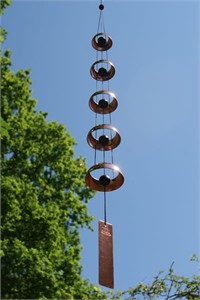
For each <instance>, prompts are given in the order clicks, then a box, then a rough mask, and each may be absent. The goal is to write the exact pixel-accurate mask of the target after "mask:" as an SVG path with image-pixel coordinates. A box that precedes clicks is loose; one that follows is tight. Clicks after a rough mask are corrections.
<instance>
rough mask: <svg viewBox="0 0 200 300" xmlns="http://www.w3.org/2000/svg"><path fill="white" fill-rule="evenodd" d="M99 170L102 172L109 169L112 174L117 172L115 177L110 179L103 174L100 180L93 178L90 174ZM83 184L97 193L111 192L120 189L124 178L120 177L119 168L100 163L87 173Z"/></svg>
mask: <svg viewBox="0 0 200 300" xmlns="http://www.w3.org/2000/svg"><path fill="white" fill-rule="evenodd" d="M99 169H102V170H104V172H105V169H110V170H112V171H113V172H117V176H116V177H114V178H112V179H110V178H109V177H108V176H107V175H105V174H104V173H103V174H102V176H100V178H99V179H97V178H95V177H93V176H92V175H91V173H92V172H93V171H95V170H99ZM85 182H86V184H87V185H88V186H89V187H90V188H91V189H92V190H95V191H99V192H104V191H105V192H111V191H114V190H117V189H118V188H120V186H122V184H123V183H124V176H123V175H122V172H121V170H120V168H119V167H117V166H116V165H114V164H111V163H106V162H102V163H98V164H96V165H94V166H92V167H91V168H90V169H89V170H88V171H87V174H86V177H85Z"/></svg>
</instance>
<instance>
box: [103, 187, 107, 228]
mask: <svg viewBox="0 0 200 300" xmlns="http://www.w3.org/2000/svg"><path fill="white" fill-rule="evenodd" d="M106 204H107V203H106V188H105V187H104V224H105V225H106V223H107V210H106Z"/></svg>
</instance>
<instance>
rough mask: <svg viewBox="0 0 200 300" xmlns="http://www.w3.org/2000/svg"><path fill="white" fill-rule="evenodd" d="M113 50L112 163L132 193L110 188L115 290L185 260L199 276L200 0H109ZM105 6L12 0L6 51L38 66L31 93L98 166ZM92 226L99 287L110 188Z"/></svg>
mask: <svg viewBox="0 0 200 300" xmlns="http://www.w3.org/2000/svg"><path fill="white" fill-rule="evenodd" d="M104 5H105V9H104V12H103V14H104V21H105V27H106V32H107V33H108V34H109V35H111V37H112V39H113V47H112V48H111V49H110V50H109V51H108V55H109V59H110V60H111V61H112V62H113V63H114V65H115V68H116V75H115V77H114V78H113V79H112V80H111V81H110V90H111V91H113V92H115V93H116V95H117V97H118V101H119V106H118V109H117V111H115V112H114V113H113V115H112V123H113V125H114V126H116V127H117V128H118V130H119V132H120V134H121V138H122V142H121V144H120V146H119V147H118V148H117V149H116V150H114V162H115V164H117V165H119V166H120V168H121V169H122V170H123V174H124V177H125V183H124V185H123V187H122V188H120V189H119V190H117V191H114V192H112V193H108V195H107V198H108V222H110V223H112V224H113V227H114V255H115V256H114V259H115V288H116V289H127V288H129V287H131V286H133V285H135V284H137V283H138V282H140V281H143V280H145V282H151V281H152V278H153V276H154V275H156V274H157V273H158V272H159V270H161V269H163V270H167V269H168V267H169V266H170V264H171V263H172V262H173V261H175V266H174V268H175V270H176V272H177V273H178V274H182V275H186V276H190V275H191V274H194V273H197V267H196V264H194V263H192V262H190V261H189V258H190V257H191V255H192V254H193V253H196V254H198V255H199V252H200V251H199V246H200V243H199V225H200V223H199V214H200V205H199V201H200V199H199V191H200V189H199V144H198V143H199V126H198V121H199V110H198V109H199V87H198V85H199V67H200V66H199V12H200V10H199V2H198V1H192V0H191V1H162V0H160V1H114V0H113V1H112V0H110V1H106V0H105V1H104ZM98 6H99V1H95V0H90V1H67V0H66V1H17V0H16V1H14V2H13V4H12V6H11V7H9V8H8V9H7V10H6V13H5V16H4V17H3V22H2V23H3V26H4V28H6V30H7V31H8V37H7V41H6V43H5V45H4V48H5V49H7V48H10V49H12V60H13V69H15V70H18V69H20V68H23V69H27V68H31V70H32V71H31V78H32V90H33V97H35V98H37V99H38V106H37V108H38V110H43V111H46V112H48V114H49V115H48V120H56V121H58V122H60V123H63V124H65V126H66V127H67V129H68V130H69V131H70V133H71V134H72V135H73V136H74V138H75V139H76V141H77V146H76V148H75V152H76V155H77V156H78V155H82V156H84V157H86V159H87V164H88V167H90V166H92V165H93V157H94V155H93V149H92V148H90V147H89V146H88V144H87V142H86V136H87V133H88V131H89V130H90V129H91V128H92V127H93V126H94V114H93V113H92V111H91V110H90V109H89V107H88V100H89V97H90V96H91V95H92V94H93V93H94V92H95V81H94V79H92V78H91V77H90V74H89V70H90V66H91V65H92V64H93V63H94V61H95V60H96V52H95V50H94V49H93V48H92V46H91V39H92V37H93V36H94V35H95V34H96V31H97V25H98V18H99V9H98ZM89 210H90V213H91V214H92V215H94V216H95V218H96V219H95V221H94V223H93V226H94V229H95V231H94V232H89V231H86V230H83V231H82V233H81V237H82V238H81V240H82V244H83V246H84V250H83V253H82V255H83V257H82V263H83V267H84V271H83V275H84V276H85V277H87V278H89V279H90V281H91V282H92V283H95V284H96V283H98V269H97V268H98V255H97V223H98V219H102V218H103V195H102V193H97V194H96V196H95V197H94V198H93V199H92V200H91V202H90V204H89Z"/></svg>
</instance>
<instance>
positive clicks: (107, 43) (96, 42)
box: [92, 32, 113, 51]
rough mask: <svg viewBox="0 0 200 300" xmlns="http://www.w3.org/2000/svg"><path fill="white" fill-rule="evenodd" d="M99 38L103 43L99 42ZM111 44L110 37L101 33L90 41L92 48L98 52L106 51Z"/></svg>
mask: <svg viewBox="0 0 200 300" xmlns="http://www.w3.org/2000/svg"><path fill="white" fill-rule="evenodd" d="M101 38H103V39H104V40H105V42H101ZM112 44H113V42H112V39H111V37H110V36H109V35H107V34H106V33H103V32H100V33H97V34H96V35H95V36H94V37H93V39H92V47H93V48H94V49H96V50H98V51H106V50H108V49H110V48H111V47H112Z"/></svg>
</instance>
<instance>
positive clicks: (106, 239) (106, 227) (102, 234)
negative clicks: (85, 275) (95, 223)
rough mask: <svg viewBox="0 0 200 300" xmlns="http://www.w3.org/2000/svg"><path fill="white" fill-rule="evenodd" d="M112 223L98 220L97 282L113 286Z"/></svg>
mask: <svg viewBox="0 0 200 300" xmlns="http://www.w3.org/2000/svg"><path fill="white" fill-rule="evenodd" d="M113 269H114V268H113V230H112V224H109V223H106V224H105V222H104V221H99V284H101V285H103V286H106V287H108V288H111V289H113V288H114V271H113Z"/></svg>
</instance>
